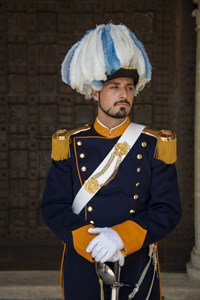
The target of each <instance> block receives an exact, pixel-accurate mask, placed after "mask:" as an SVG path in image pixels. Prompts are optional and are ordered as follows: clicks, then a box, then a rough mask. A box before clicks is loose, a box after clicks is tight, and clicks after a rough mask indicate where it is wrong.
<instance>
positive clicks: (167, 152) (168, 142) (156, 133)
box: [143, 128, 177, 164]
mask: <svg viewBox="0 0 200 300" xmlns="http://www.w3.org/2000/svg"><path fill="white" fill-rule="evenodd" d="M143 133H145V134H147V135H150V136H153V137H155V138H157V144H156V148H155V152H154V157H155V158H156V159H159V160H162V161H163V162H164V163H166V164H173V163H175V162H176V160H177V149H176V148H177V139H176V135H175V133H174V132H172V131H171V130H167V129H162V130H154V129H149V128H144V130H143Z"/></svg>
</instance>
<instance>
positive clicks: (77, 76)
mask: <svg viewBox="0 0 200 300" xmlns="http://www.w3.org/2000/svg"><path fill="white" fill-rule="evenodd" d="M120 68H133V69H137V72H138V75H139V81H138V83H137V85H136V87H135V95H137V94H138V92H139V91H141V90H142V89H143V88H144V86H145V84H146V83H147V82H149V81H150V80H151V70H152V68H151V65H150V63H149V59H148V56H147V54H146V51H145V49H144V46H143V44H142V43H141V42H140V41H139V40H138V39H137V37H136V36H135V35H134V33H133V32H132V31H131V30H130V29H128V28H127V27H126V26H125V25H114V24H112V23H109V24H107V25H99V26H97V27H96V28H95V29H93V30H90V31H88V32H87V33H86V34H85V35H84V36H83V38H82V39H81V40H80V41H79V42H77V43H76V44H75V45H73V46H72V48H71V49H70V50H69V52H68V53H67V55H66V56H65V58H64V61H63V63H62V68H61V74H62V80H63V81H64V82H65V83H67V84H68V85H70V86H71V87H72V88H73V89H75V90H76V91H77V92H79V93H80V94H83V95H85V98H86V99H90V98H92V95H91V92H92V89H94V90H97V91H100V90H101V88H102V86H103V82H104V81H105V80H106V79H107V76H108V75H111V74H113V73H115V72H116V71H117V70H119V69H120Z"/></svg>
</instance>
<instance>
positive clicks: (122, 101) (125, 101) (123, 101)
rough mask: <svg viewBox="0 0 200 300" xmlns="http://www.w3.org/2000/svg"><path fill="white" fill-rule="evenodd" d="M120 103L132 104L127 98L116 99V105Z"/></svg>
mask: <svg viewBox="0 0 200 300" xmlns="http://www.w3.org/2000/svg"><path fill="white" fill-rule="evenodd" d="M118 103H126V104H128V105H129V106H130V103H129V102H128V101H127V100H119V101H116V102H115V103H114V106H116V105H117V104H118Z"/></svg>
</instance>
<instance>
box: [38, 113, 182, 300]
mask: <svg viewBox="0 0 200 300" xmlns="http://www.w3.org/2000/svg"><path fill="white" fill-rule="evenodd" d="M129 123H130V121H129V119H128V118H127V119H126V121H125V122H124V123H123V124H121V125H119V126H117V127H115V128H113V129H111V130H109V129H108V128H107V127H105V126H103V124H101V123H100V122H99V121H98V120H96V121H95V123H94V125H93V126H91V127H90V126H85V127H83V128H82V129H80V130H74V131H69V132H67V131H65V130H64V131H58V132H57V133H56V134H54V136H53V149H52V166H51V168H50V171H49V175H48V179H47V184H46V188H45V192H44V196H43V199H42V203H41V211H42V215H43V218H44V220H45V222H46V224H47V225H48V226H49V228H50V229H51V230H52V231H53V232H54V233H55V234H56V235H57V236H58V237H59V238H60V239H61V240H62V241H63V242H64V243H65V244H66V245H67V246H66V252H65V255H64V260H63V270H64V294H65V299H66V300H77V299H84V300H100V299H101V297H103V296H102V294H101V293H100V290H101V285H100V283H99V278H98V276H97V274H96V271H95V264H94V259H93V258H92V256H91V254H90V253H87V252H86V247H87V246H88V244H89V243H90V241H91V240H92V239H93V238H94V235H92V234H90V233H88V229H89V228H90V227H110V228H112V229H114V230H115V231H116V232H117V233H118V234H119V236H120V238H121V239H122V241H123V243H124V249H123V250H122V252H123V254H124V255H126V258H125V264H124V266H123V267H122V270H121V277H120V281H121V282H122V283H125V284H128V285H129V286H125V287H122V288H121V289H120V293H119V299H120V300H127V299H128V295H129V294H130V293H131V292H132V291H133V289H134V286H135V284H137V283H138V281H139V279H140V278H141V275H142V273H143V271H144V269H145V267H146V266H147V264H148V261H149V245H150V244H153V243H155V242H157V241H158V240H160V239H162V238H163V237H164V236H166V235H167V234H168V233H169V232H170V231H171V230H172V229H173V228H174V227H175V226H176V225H177V223H178V221H179V220H180V217H181V204H180V198H179V191H178V183H177V174H176V169H175V165H174V163H175V161H176V154H175V149H174V148H175V141H176V138H175V136H174V135H173V133H171V132H165V131H161V132H158V131H152V130H148V129H146V128H145V129H144V130H143V132H142V133H141V134H140V136H139V138H138V139H137V141H136V143H135V144H134V145H133V147H132V148H131V149H130V151H129V153H128V154H127V156H126V157H125V159H124V160H123V162H122V163H121V165H120V167H119V169H118V170H117V172H116V174H115V176H113V179H112V180H111V181H110V182H109V183H108V184H107V185H105V186H102V187H101V189H100V190H99V191H98V192H97V193H96V194H95V195H94V197H93V198H92V199H91V200H90V201H89V203H88V204H87V205H86V206H85V207H84V209H82V211H81V212H80V214H75V213H73V212H72V203H73V200H74V198H75V196H76V194H77V193H78V191H79V189H80V188H81V186H82V185H83V184H84V182H85V181H86V180H87V179H88V178H89V176H90V175H91V174H92V173H93V171H94V170H95V169H96V168H97V167H98V165H99V164H100V163H101V161H102V160H103V159H104V158H105V157H106V155H107V154H108V153H109V151H110V150H111V149H112V148H113V147H114V145H115V144H116V143H117V141H118V139H119V138H120V136H121V135H122V134H123V132H124V130H125V129H126V128H127V126H128V125H129ZM108 264H110V266H112V263H108ZM159 281H160V279H159V268H158V267H157V262H156V261H155V260H153V261H151V263H150V266H149V267H148V269H147V272H146V273H145V278H144V280H143V282H142V283H141V286H140V288H139V290H138V292H137V293H136V295H135V297H134V299H136V300H143V299H146V297H147V295H148V293H149V291H150V295H149V298H148V299H151V300H158V299H160V297H161V295H160V289H159V285H160V282H159ZM151 285H152V287H151ZM103 290H104V299H105V300H108V299H110V293H111V291H110V286H108V285H106V284H104V286H103Z"/></svg>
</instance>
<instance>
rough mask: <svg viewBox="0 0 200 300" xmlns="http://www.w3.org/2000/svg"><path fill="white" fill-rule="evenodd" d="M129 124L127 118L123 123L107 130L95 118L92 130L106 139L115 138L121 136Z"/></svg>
mask: <svg viewBox="0 0 200 300" xmlns="http://www.w3.org/2000/svg"><path fill="white" fill-rule="evenodd" d="M129 124H130V119H129V118H127V119H126V120H125V121H124V122H123V123H121V124H120V125H118V126H115V127H113V128H111V129H110V128H108V127H106V126H105V125H103V124H102V123H101V122H100V121H99V119H98V118H96V120H95V122H94V129H95V130H96V131H97V132H98V133H99V134H101V135H103V136H105V137H107V138H111V139H112V138H115V137H118V136H120V135H122V134H123V132H124V131H125V129H126V128H127V127H128V125H129Z"/></svg>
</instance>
